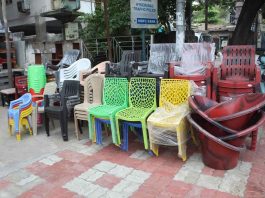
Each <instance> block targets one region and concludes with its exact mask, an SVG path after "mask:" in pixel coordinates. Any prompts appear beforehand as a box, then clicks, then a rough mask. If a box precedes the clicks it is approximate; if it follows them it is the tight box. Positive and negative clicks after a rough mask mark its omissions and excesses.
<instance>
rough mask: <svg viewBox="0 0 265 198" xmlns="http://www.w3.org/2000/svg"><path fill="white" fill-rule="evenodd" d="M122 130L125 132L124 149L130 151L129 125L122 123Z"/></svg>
mask: <svg viewBox="0 0 265 198" xmlns="http://www.w3.org/2000/svg"><path fill="white" fill-rule="evenodd" d="M122 132H123V141H122V142H123V143H122V150H124V151H128V148H129V126H128V125H127V124H125V123H123V124H122Z"/></svg>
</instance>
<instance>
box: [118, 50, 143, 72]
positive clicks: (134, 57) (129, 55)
mask: <svg viewBox="0 0 265 198" xmlns="http://www.w3.org/2000/svg"><path fill="white" fill-rule="evenodd" d="M140 60H141V51H140V50H135V51H130V50H125V51H123V53H122V56H121V61H120V62H119V64H120V66H121V67H120V72H121V73H124V72H127V71H128V67H129V65H130V62H132V61H135V62H138V61H140Z"/></svg>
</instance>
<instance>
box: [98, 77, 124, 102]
mask: <svg viewBox="0 0 265 198" xmlns="http://www.w3.org/2000/svg"><path fill="white" fill-rule="evenodd" d="M103 104H104V105H116V106H127V105H128V80H127V79H126V78H105V80H104V90H103Z"/></svg>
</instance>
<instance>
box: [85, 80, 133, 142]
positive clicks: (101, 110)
mask: <svg viewBox="0 0 265 198" xmlns="http://www.w3.org/2000/svg"><path fill="white" fill-rule="evenodd" d="M126 107H128V80H127V79H126V78H105V81H104V89H103V105H99V106H97V107H94V108H91V109H90V110H89V123H90V124H89V138H90V139H91V140H94V139H95V136H94V135H95V132H96V137H97V139H102V131H99V130H96V131H95V120H94V119H95V118H97V119H101V120H108V121H109V122H108V123H109V124H110V126H111V133H112V142H113V143H114V144H116V145H120V138H119V136H118V135H117V132H116V131H117V129H116V122H115V115H116V113H117V112H118V111H120V110H122V109H125V108H126ZM97 143H99V141H97Z"/></svg>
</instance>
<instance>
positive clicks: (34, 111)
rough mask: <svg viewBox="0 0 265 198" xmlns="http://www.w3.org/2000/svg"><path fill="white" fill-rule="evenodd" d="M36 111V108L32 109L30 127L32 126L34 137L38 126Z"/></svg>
mask: <svg viewBox="0 0 265 198" xmlns="http://www.w3.org/2000/svg"><path fill="white" fill-rule="evenodd" d="M37 109H38V107H33V110H32V116H31V118H32V126H33V134H34V135H37V130H38V126H37V125H38V124H37Z"/></svg>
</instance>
